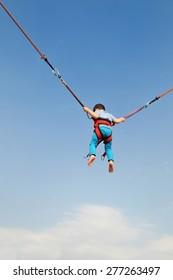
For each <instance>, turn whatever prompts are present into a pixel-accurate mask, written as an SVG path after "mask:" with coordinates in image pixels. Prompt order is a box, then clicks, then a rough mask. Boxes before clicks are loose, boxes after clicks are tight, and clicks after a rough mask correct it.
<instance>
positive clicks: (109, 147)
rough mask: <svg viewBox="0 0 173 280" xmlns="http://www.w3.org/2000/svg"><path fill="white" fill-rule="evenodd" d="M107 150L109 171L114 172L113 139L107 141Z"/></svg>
mask: <svg viewBox="0 0 173 280" xmlns="http://www.w3.org/2000/svg"><path fill="white" fill-rule="evenodd" d="M105 152H106V155H107V158H108V162H109V172H114V157H113V152H112V141H110V142H109V143H105Z"/></svg>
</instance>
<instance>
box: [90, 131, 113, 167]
mask: <svg viewBox="0 0 173 280" xmlns="http://www.w3.org/2000/svg"><path fill="white" fill-rule="evenodd" d="M100 131H101V133H102V135H103V138H107V137H109V136H110V135H111V134H112V130H111V129H110V128H109V127H106V126H100ZM98 143H99V140H98V137H97V135H96V133H95V132H93V135H92V139H91V142H90V149H89V154H90V155H96V148H97V145H98ZM104 146H105V152H106V155H107V158H108V161H109V160H113V161H114V157H113V152H112V141H110V142H108V143H104Z"/></svg>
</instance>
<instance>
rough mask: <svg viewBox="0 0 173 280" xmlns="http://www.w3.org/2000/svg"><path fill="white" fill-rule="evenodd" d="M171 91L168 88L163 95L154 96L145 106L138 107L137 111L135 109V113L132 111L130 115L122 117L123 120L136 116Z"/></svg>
mask: <svg viewBox="0 0 173 280" xmlns="http://www.w3.org/2000/svg"><path fill="white" fill-rule="evenodd" d="M172 90H173V88H170V89H169V90H167V91H165V92H164V93H162V94H160V95H158V96H156V97H155V98H154V99H153V100H151V101H149V102H147V103H146V104H145V105H143V106H141V107H139V108H138V109H136V110H135V111H132V112H131V113H129V114H127V115H126V116H124V118H125V119H128V118H130V117H132V116H133V115H135V114H137V113H138V112H140V111H141V110H143V109H146V108H147V107H148V106H150V105H151V104H152V103H154V102H155V101H157V100H159V99H160V98H161V97H163V96H165V95H166V94H168V93H170V92H171V91H172Z"/></svg>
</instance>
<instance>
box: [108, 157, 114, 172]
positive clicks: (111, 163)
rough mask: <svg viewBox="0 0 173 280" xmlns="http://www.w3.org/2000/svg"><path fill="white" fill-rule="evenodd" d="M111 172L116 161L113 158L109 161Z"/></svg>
mask: <svg viewBox="0 0 173 280" xmlns="http://www.w3.org/2000/svg"><path fill="white" fill-rule="evenodd" d="M109 172H110V173H112V172H114V162H113V161H112V160H110V161H109Z"/></svg>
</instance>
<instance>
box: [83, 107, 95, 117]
mask: <svg viewBox="0 0 173 280" xmlns="http://www.w3.org/2000/svg"><path fill="white" fill-rule="evenodd" d="M83 110H84V111H85V112H86V113H88V114H90V115H91V117H93V118H94V119H98V118H99V115H98V114H96V113H95V112H93V111H92V110H90V109H89V108H88V107H85V106H84V107H83Z"/></svg>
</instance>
